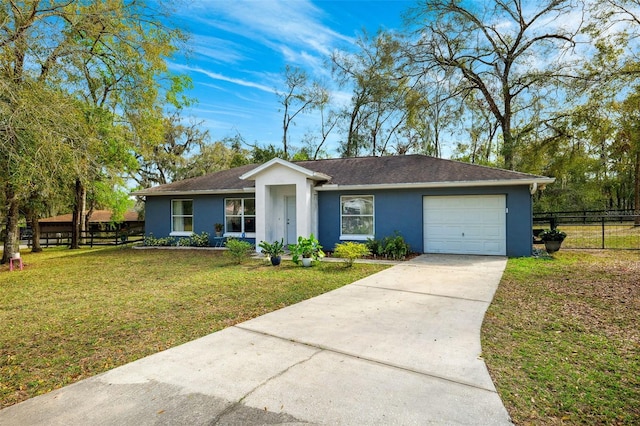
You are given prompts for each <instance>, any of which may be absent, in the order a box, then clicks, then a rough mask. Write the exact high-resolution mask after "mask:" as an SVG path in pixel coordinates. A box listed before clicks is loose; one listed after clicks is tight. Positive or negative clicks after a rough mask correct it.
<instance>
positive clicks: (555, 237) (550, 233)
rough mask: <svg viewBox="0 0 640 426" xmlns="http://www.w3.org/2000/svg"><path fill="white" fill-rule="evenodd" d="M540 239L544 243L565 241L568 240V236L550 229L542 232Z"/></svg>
mask: <svg viewBox="0 0 640 426" xmlns="http://www.w3.org/2000/svg"><path fill="white" fill-rule="evenodd" d="M538 237H539V238H540V239H541V240H542V241H564V239H565V238H567V234H566V233H565V232H562V231H559V230H557V229H548V230H546V231H542V232H541V233H540V235H539V236H538Z"/></svg>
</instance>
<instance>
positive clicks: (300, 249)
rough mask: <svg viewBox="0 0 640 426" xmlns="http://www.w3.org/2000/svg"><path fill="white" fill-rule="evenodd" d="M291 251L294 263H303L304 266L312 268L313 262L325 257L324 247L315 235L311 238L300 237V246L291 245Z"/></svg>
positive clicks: (310, 236)
mask: <svg viewBox="0 0 640 426" xmlns="http://www.w3.org/2000/svg"><path fill="white" fill-rule="evenodd" d="M289 250H291V254H292V259H293V262H294V263H296V264H299V263H300V262H302V265H303V266H311V262H312V261H314V260H320V259H321V258H323V257H324V252H323V251H322V246H321V245H320V243H319V242H318V240H317V239H316V237H314V235H313V234H311V235H309V238H304V237H298V244H293V245H290V246H289Z"/></svg>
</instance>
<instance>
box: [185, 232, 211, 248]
mask: <svg viewBox="0 0 640 426" xmlns="http://www.w3.org/2000/svg"><path fill="white" fill-rule="evenodd" d="M189 246H191V247H209V234H208V233H207V232H202V233H201V234H200V235H198V234H193V235H192V236H190V237H189Z"/></svg>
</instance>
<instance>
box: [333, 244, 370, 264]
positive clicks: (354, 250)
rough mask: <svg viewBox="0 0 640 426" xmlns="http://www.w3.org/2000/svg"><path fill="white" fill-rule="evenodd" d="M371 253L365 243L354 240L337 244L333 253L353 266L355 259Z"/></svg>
mask: <svg viewBox="0 0 640 426" xmlns="http://www.w3.org/2000/svg"><path fill="white" fill-rule="evenodd" d="M369 254H370V251H369V249H368V248H367V246H366V245H365V244H362V243H354V242H352V241H347V242H346V243H340V244H336V249H335V251H334V252H333V255H334V256H335V257H341V258H343V259H344V260H345V263H346V265H347V266H348V267H351V266H353V261H354V260H356V259H359V258H361V257H362V256H367V255H369Z"/></svg>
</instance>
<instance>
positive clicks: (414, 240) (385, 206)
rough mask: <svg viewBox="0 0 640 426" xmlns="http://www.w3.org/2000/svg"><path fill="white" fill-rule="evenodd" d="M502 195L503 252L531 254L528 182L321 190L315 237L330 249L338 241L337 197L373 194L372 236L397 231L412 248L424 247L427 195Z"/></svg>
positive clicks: (420, 248)
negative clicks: (484, 185)
mask: <svg viewBox="0 0 640 426" xmlns="http://www.w3.org/2000/svg"><path fill="white" fill-rule="evenodd" d="M496 194H504V195H506V206H507V209H508V214H507V216H506V228H507V229H506V236H507V242H506V251H507V256H510V257H518V256H530V255H531V249H532V245H531V228H532V202H531V196H530V194H529V188H528V186H524V185H523V186H517V187H516V186H508V187H478V188H435V189H396V190H376V191H345V192H338V191H336V192H333V191H331V192H329V191H323V192H320V193H319V196H318V206H319V207H318V209H319V212H318V239H319V241H320V243H321V244H322V245H323V247H324V248H325V249H327V250H332V249H333V248H334V247H335V245H336V244H337V243H340V242H341V241H340V197H341V196H342V195H373V196H374V208H375V238H376V239H382V238H384V237H387V236H392V235H393V234H394V233H395V232H396V231H397V232H399V233H400V234H401V235H402V236H403V237H404V239H405V240H406V242H407V243H408V244H409V245H410V246H411V249H412V251H415V252H419V253H422V252H423V251H424V237H423V236H424V234H423V213H424V211H423V199H424V197H425V196H429V195H496Z"/></svg>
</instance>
